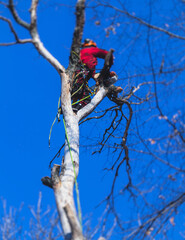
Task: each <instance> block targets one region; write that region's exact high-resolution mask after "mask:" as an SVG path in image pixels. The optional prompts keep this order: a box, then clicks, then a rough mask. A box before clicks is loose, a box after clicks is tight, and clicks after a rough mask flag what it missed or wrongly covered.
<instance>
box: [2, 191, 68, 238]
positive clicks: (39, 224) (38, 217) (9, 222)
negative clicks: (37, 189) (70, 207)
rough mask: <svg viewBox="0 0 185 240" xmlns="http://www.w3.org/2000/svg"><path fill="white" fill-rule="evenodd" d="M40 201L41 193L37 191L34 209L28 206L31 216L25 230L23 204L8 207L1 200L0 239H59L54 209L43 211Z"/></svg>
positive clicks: (60, 231)
mask: <svg viewBox="0 0 185 240" xmlns="http://www.w3.org/2000/svg"><path fill="white" fill-rule="evenodd" d="M41 202H42V194H41V193H39V199H38V203H37V206H36V209H35V207H33V206H30V207H29V208H30V212H31V214H32V218H30V221H29V229H27V230H25V226H24V224H23V222H24V218H23V216H22V209H23V204H22V205H21V207H20V208H19V209H15V208H13V207H9V208H8V207H7V204H6V201H5V200H3V215H2V218H1V220H0V237H1V239H3V240H13V239H38V240H39V239H40V240H41V239H48V240H51V239H53V240H55V239H60V238H61V237H62V236H63V234H62V230H61V228H60V226H59V218H58V216H57V212H56V210H55V211H52V209H50V208H47V210H45V211H43V209H42V207H41Z"/></svg>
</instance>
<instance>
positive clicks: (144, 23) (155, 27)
mask: <svg viewBox="0 0 185 240" xmlns="http://www.w3.org/2000/svg"><path fill="white" fill-rule="evenodd" d="M99 5H101V6H104V7H109V8H112V9H114V10H115V11H117V12H120V13H123V14H125V15H127V16H128V17H130V18H132V19H134V20H136V21H137V22H139V23H140V24H142V25H144V26H146V27H148V28H152V29H154V30H157V31H160V32H163V33H165V34H167V35H168V36H170V37H171V38H178V39H181V40H185V37H183V36H180V35H177V34H175V33H172V32H170V31H167V30H166V29H164V28H161V27H158V26H155V25H152V24H149V23H147V22H146V21H144V20H143V19H141V18H139V17H136V16H134V15H132V14H131V13H129V12H127V11H126V10H121V9H119V8H117V7H114V6H112V5H110V4H103V3H101V2H99Z"/></svg>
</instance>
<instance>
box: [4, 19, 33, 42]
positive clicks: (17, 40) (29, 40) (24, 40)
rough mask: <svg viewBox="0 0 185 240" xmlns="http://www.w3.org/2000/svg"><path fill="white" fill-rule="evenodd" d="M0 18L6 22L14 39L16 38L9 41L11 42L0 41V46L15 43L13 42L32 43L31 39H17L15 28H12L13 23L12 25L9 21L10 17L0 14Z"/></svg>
mask: <svg viewBox="0 0 185 240" xmlns="http://www.w3.org/2000/svg"><path fill="white" fill-rule="evenodd" d="M0 20H2V21H5V22H7V23H8V25H9V27H10V30H11V32H12V33H13V35H14V37H15V40H16V41H15V42H11V43H0V46H11V45H15V44H24V43H32V39H19V37H18V35H17V33H16V31H15V29H14V28H13V25H12V22H11V21H10V19H8V18H5V17H2V16H0Z"/></svg>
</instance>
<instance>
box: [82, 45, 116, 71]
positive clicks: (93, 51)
mask: <svg viewBox="0 0 185 240" xmlns="http://www.w3.org/2000/svg"><path fill="white" fill-rule="evenodd" d="M107 53H108V51H106V50H103V49H100V48H97V47H87V48H83V49H82V50H81V51H80V59H81V61H82V62H83V63H84V64H85V65H86V66H87V67H88V68H89V69H90V70H94V69H95V67H96V65H97V64H98V61H97V58H103V59H105V57H106V55H107ZM112 61H113V59H112Z"/></svg>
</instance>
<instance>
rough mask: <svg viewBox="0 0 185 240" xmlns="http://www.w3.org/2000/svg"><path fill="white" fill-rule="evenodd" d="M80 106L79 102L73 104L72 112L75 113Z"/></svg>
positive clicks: (81, 106)
mask: <svg viewBox="0 0 185 240" xmlns="http://www.w3.org/2000/svg"><path fill="white" fill-rule="evenodd" d="M81 108H83V105H82V104H81V103H78V104H75V106H73V107H72V109H73V112H74V113H77V112H78V111H79V110H80V109H81Z"/></svg>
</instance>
